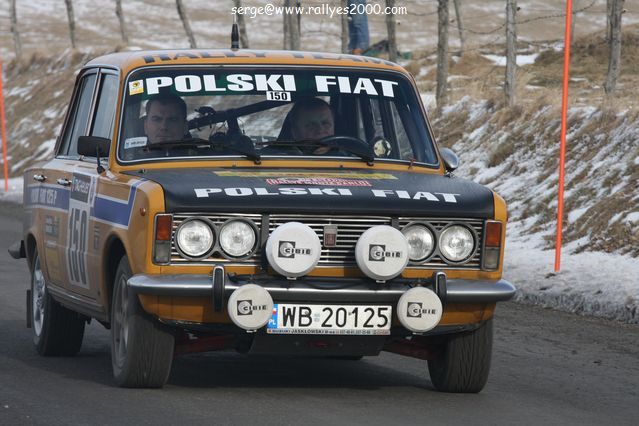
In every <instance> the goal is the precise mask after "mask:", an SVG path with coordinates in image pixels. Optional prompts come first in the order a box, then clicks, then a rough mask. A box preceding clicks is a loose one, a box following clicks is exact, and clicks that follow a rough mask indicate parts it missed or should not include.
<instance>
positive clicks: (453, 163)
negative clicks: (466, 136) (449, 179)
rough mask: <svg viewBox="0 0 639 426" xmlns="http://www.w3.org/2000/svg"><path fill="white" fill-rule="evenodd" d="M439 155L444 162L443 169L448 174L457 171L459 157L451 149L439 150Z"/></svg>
mask: <svg viewBox="0 0 639 426" xmlns="http://www.w3.org/2000/svg"><path fill="white" fill-rule="evenodd" d="M439 153H440V154H441V156H442V160H444V167H445V168H446V171H447V172H448V173H450V172H453V171H455V170H457V167H459V157H458V156H457V154H455V153H454V152H453V150H452V149H449V148H440V149H439Z"/></svg>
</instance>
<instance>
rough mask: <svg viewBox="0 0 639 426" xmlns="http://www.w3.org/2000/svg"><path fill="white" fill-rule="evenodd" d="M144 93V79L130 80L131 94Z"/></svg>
mask: <svg viewBox="0 0 639 426" xmlns="http://www.w3.org/2000/svg"><path fill="white" fill-rule="evenodd" d="M140 93H144V81H143V80H135V81H130V82H129V95H138V94H140Z"/></svg>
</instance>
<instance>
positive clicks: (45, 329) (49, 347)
mask: <svg viewBox="0 0 639 426" xmlns="http://www.w3.org/2000/svg"><path fill="white" fill-rule="evenodd" d="M31 324H32V330H33V344H34V345H35V348H36V351H37V352H38V353H39V354H40V355H43V356H73V355H75V354H77V353H78V352H79V351H80V347H81V346H82V338H83V337H84V324H85V320H84V319H83V318H82V317H80V316H79V315H78V314H77V313H76V312H73V311H71V310H69V309H67V308H65V307H64V306H62V305H60V304H59V303H58V302H56V301H55V300H53V297H51V295H50V294H49V292H48V291H47V283H46V281H45V280H44V275H43V274H42V268H41V266H40V257H39V256H38V252H37V251H36V252H35V255H34V257H33V267H32V268H31Z"/></svg>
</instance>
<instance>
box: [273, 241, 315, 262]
mask: <svg viewBox="0 0 639 426" xmlns="http://www.w3.org/2000/svg"><path fill="white" fill-rule="evenodd" d="M298 254H300V255H304V256H307V255H309V254H311V249H310V248H297V247H295V241H280V246H279V250H278V253H277V257H285V258H289V259H293V258H295V255H298Z"/></svg>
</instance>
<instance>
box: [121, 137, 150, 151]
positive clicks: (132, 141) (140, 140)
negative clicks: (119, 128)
mask: <svg viewBox="0 0 639 426" xmlns="http://www.w3.org/2000/svg"><path fill="white" fill-rule="evenodd" d="M146 143H147V137H146V136H138V137H135V138H128V139H127V140H125V141H124V149H131V148H139V147H142V146H146Z"/></svg>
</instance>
